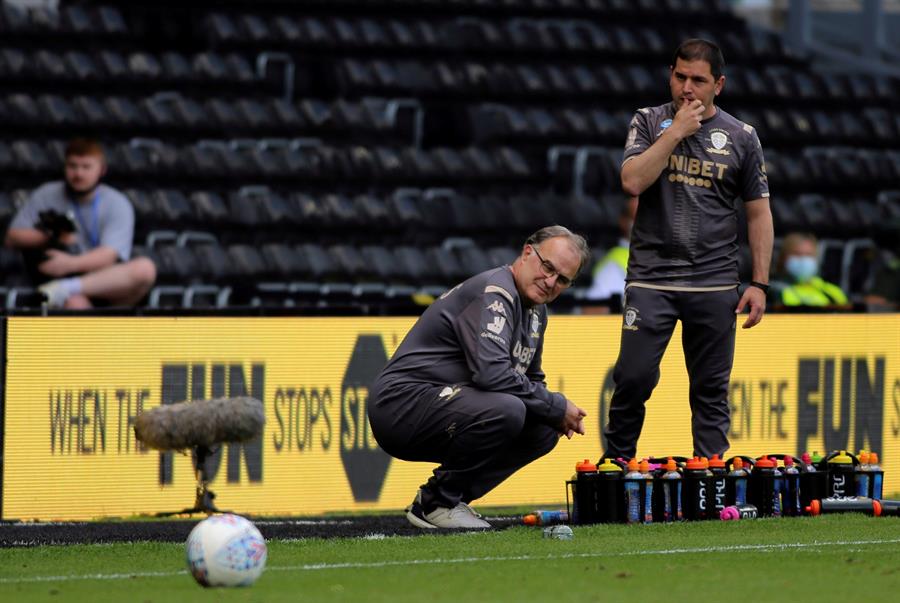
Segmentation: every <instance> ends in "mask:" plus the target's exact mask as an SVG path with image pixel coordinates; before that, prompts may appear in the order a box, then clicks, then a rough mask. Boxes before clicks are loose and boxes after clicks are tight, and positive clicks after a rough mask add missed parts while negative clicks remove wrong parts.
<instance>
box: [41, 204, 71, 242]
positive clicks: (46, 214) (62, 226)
mask: <svg viewBox="0 0 900 603" xmlns="http://www.w3.org/2000/svg"><path fill="white" fill-rule="evenodd" d="M35 228H37V229H39V230H43V231H44V232H46V233H47V234H48V235H50V238H51V239H54V240H55V239H58V238H59V236H60V235H62V234H66V233H70V232H75V222H73V221H72V218H71V216H68V215H66V214H63V213H60V212H58V211H56V210H55V209H45V210H44V211H42V212H39V213H38V221H37V223H36V224H35Z"/></svg>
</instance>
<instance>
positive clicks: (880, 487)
mask: <svg viewBox="0 0 900 603" xmlns="http://www.w3.org/2000/svg"><path fill="white" fill-rule="evenodd" d="M869 475H870V476H871V478H872V487H871V491H870V492H869V498H874V499H875V500H881V497H882V496H883V494H884V470H883V469H882V468H881V465H879V464H878V453H877V452H870V453H869Z"/></svg>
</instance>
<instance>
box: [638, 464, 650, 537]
mask: <svg viewBox="0 0 900 603" xmlns="http://www.w3.org/2000/svg"><path fill="white" fill-rule="evenodd" d="M640 470H641V477H643V478H644V505H643V509H644V523H653V474H652V473H651V472H650V463H649V462H647V461H641V465H640Z"/></svg>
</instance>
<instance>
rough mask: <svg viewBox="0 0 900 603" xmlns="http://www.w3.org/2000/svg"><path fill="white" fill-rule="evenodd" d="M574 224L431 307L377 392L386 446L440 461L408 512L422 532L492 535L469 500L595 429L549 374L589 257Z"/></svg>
mask: <svg viewBox="0 0 900 603" xmlns="http://www.w3.org/2000/svg"><path fill="white" fill-rule="evenodd" d="M589 260H590V250H589V249H588V246H587V243H586V242H585V240H584V238H582V237H581V236H579V235H577V234H574V233H572V232H571V231H570V230H568V229H567V228H564V227H562V226H548V227H545V228H542V229H540V230H539V231H537V232H536V233H534V234H533V235H531V236H530V237H529V238H528V239H527V240H526V241H525V245H524V246H523V247H522V252H521V254H520V255H519V257H518V258H517V259H516V260H515V261H514V262H513V263H512V265H509V266H500V267H498V268H493V269H491V270H488V271H486V272H482V273H481V274H477V275H475V276H473V277H472V278H470V279H468V280H466V281H465V282H463V283H461V284H459V285H457V286H455V287H453V288H452V289H450V290H449V291H447V292H446V293H444V294H443V295H441V296H440V298H438V299H437V300H436V301H435V302H434V303H433V304H431V305H430V306H429V307H428V308H427V309H426V310H425V312H424V313H423V314H422V316H421V317H420V318H419V319H418V320H417V321H416V323H415V324H414V325H413V326H412V328H411V329H410V330H409V332H408V333H407V335H406V337H405V338H404V339H403V341H402V342H401V343H400V346H399V347H398V348H397V351H396V352H394V355H393V356H392V357H391V360H390V361H389V362H388V364H387V366H385V367H384V369H383V370H382V372H381V374H380V375H379V376H378V377H377V378H376V379H375V381H374V383H372V384H371V385H370V387H369V402H368V404H367V407H368V415H369V424H370V425H371V428H372V434H373V435H374V436H375V440H376V441H377V442H378V444H379V446H381V448H382V450H384V451H385V452H387V453H388V454H390V455H391V456H394V457H397V458H399V459H403V460H406V461H419V462H431V463H439V466H438V467H437V468H436V469H435V470H434V474H433V475H432V476H431V478H430V479H429V480H428V481H427V483H425V484H423V485H422V486H421V488H419V490H418V492H417V493H416V496H415V499H414V500H413V502H412V504H411V505H410V506H409V508H407V510H406V517H407V519H408V520H409V522H410V523H412V524H413V525H414V526H416V527H419V528H423V529H431V528H489V527H491V526H490V524H489V523H487V522H486V521H484V520H483V519H481V516H480V515H478V513H476V512H475V511H474V510H473V509H472V508H471V507H470V506H469V503H470V502H472V501H473V500H475V499H477V498H480V497H482V496H484V495H485V494H487V493H488V492H490V491H491V490H493V489H494V488H495V487H497V486H498V485H499V484H500V483H501V482H502V481H503V480H505V479H506V478H508V477H509V476H510V475H512V474H513V473H515V472H516V471H518V470H519V469H520V468H522V467H524V466H525V465H527V464H528V463H530V462H532V461H534V460H536V459H538V458H540V457H542V456H544V455H545V454H547V453H548V452H550V451H551V450H553V448H554V447H555V446H556V443H557V442H558V441H559V438H560V436H563V435H564V436H567V437H569V438H571V437H572V436H573V435H574V434H575V433H579V434H584V422H583V419H584V417H585V414H586V413H585V412H584V411H583V410H581V409H580V408H578V407H577V406H576V405H575V404H574V403H572V401H570V400H568V399H567V398H566V397H565V396H564V395H563V394H561V393H558V392H552V391H550V390H549V389H547V384H546V383H545V382H544V372H543V370H542V369H541V355H542V350H543V344H544V331H545V330H546V328H547V308H546V304H549V303H550V302H552V301H553V300H555V299H556V298H557V297H559V295H560V293H562V292H563V291H564V290H565V289H566V288H568V287H570V286H571V285H572V282H573V281H574V280H575V278H576V277H577V276H578V273H579V272H580V271H581V269H582V267H584V266H585V265H586V264H587V263H588V261H589Z"/></svg>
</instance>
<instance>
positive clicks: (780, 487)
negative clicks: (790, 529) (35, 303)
mask: <svg viewBox="0 0 900 603" xmlns="http://www.w3.org/2000/svg"><path fill="white" fill-rule="evenodd" d="M769 460H770V461H772V464H773V465H774V467H773V469H774V470H775V497H776V498H777V499H778V500H777V501H775V504H776V505H777V507H778V509H779V510H780V511H781V515H784V501H783V499H784V473H782V472H781V470H780V469H779V468H778V461H776V460H775V459H774V458H772V457H769Z"/></svg>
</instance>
